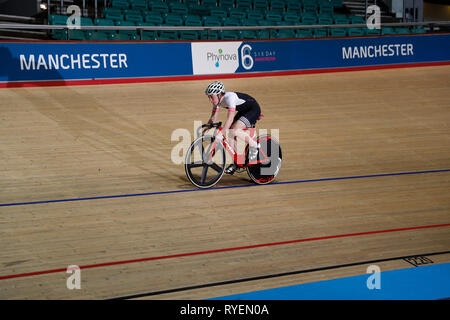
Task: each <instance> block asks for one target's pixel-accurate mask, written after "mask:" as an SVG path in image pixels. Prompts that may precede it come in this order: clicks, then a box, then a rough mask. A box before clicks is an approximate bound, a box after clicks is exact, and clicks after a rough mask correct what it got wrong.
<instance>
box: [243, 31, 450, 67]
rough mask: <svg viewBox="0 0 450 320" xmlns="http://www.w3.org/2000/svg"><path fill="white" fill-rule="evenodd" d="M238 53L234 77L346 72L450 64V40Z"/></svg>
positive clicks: (389, 40) (264, 46) (267, 46)
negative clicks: (283, 72)
mask: <svg viewBox="0 0 450 320" xmlns="http://www.w3.org/2000/svg"><path fill="white" fill-rule="evenodd" d="M239 50H240V51H239V53H240V54H239V57H240V58H241V63H240V66H239V68H238V69H237V70H236V72H237V73H241V72H264V71H274V70H309V69H324V68H326V69H330V68H347V67H358V66H375V65H391V64H405V63H421V62H440V61H450V37H449V35H421V36H390V37H371V38H339V39H322V40H319V41H318V40H302V41H295V40H293V41H278V42H276V41H271V42H252V43H243V44H242V45H241V47H240V48H239ZM252 60H253V61H252ZM252 64H253V65H252Z"/></svg>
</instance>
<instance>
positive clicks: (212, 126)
mask: <svg viewBox="0 0 450 320" xmlns="http://www.w3.org/2000/svg"><path fill="white" fill-rule="evenodd" d="M221 126H222V122H216V123H207V124H204V125H202V128H220V127H221Z"/></svg>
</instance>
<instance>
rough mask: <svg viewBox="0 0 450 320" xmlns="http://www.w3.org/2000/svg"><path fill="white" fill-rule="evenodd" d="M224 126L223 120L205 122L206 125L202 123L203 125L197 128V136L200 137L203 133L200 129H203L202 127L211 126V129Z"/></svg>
mask: <svg viewBox="0 0 450 320" xmlns="http://www.w3.org/2000/svg"><path fill="white" fill-rule="evenodd" d="M221 126H222V122H216V123H207V124H204V125H202V126H201V127H198V129H197V137H199V136H201V134H200V131H201V129H202V128H209V129H211V128H217V129H218V128H220V127H221Z"/></svg>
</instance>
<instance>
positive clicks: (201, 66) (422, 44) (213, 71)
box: [0, 34, 450, 83]
mask: <svg viewBox="0 0 450 320" xmlns="http://www.w3.org/2000/svg"><path fill="white" fill-rule="evenodd" d="M0 61H1V63H0V83H5V82H15V81H16V82H34V81H53V80H94V79H95V80H99V79H140V78H152V77H153V78H158V77H177V76H197V75H222V74H245V73H250V72H255V73H261V72H274V71H301V70H320V69H339V68H358V67H365V66H381V65H398V64H415V63H432V62H449V61H450V34H433V35H410V36H409V35H408V36H383V37H361V38H329V39H307V40H283V41H248V42H240V41H228V42H219V41H217V42H203V41H202V42H192V43H190V42H174V43H151V42H129V43H114V42H109V43H108V42H102V43H95V42H56V41H55V42H31V43H27V42H7V43H0Z"/></svg>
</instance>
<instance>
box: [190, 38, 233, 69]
mask: <svg viewBox="0 0 450 320" xmlns="http://www.w3.org/2000/svg"><path fill="white" fill-rule="evenodd" d="M241 44H242V42H237V41H236V42H234V41H233V42H227V43H224V42H193V43H192V44H191V50H192V67H193V71H194V74H224V73H234V72H236V70H237V69H238V68H239V52H238V49H239V47H240V45H241Z"/></svg>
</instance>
